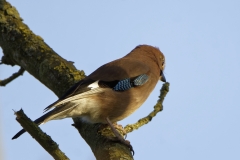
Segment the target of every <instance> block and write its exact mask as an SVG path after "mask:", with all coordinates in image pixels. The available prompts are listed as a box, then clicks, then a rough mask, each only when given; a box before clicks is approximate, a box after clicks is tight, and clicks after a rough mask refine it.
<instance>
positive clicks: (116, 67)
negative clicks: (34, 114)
mask: <svg viewBox="0 0 240 160" xmlns="http://www.w3.org/2000/svg"><path fill="white" fill-rule="evenodd" d="M164 68H165V57H164V55H163V53H162V52H161V51H160V50H159V49H158V48H156V47H152V46H149V45H139V46H137V47H136V48H135V49H133V50H132V51H131V52H130V53H129V54H127V55H126V56H124V57H122V58H120V59H117V60H114V61H112V62H109V63H107V64H105V65H102V66H101V67H99V68H98V69H97V70H95V71H94V72H93V73H91V74H90V75H89V76H87V77H86V78H84V79H83V80H80V81H79V82H77V83H76V84H75V85H74V86H72V87H71V88H70V89H69V90H68V91H67V92H66V93H65V94H64V95H63V96H62V97H61V98H59V99H58V100H57V101H56V102H54V103H52V104H51V105H49V106H48V107H47V108H45V110H44V111H49V110H50V109H52V110H51V111H49V112H47V113H46V114H44V115H43V116H41V117H40V118H38V119H36V120H35V121H34V122H35V123H36V124H38V125H40V124H44V123H46V122H48V121H50V120H57V119H63V118H69V117H81V118H82V119H84V120H86V121H88V122H90V123H104V124H109V125H110V128H111V129H112V131H113V133H114V134H115V135H116V137H117V138H119V139H120V141H121V142H123V143H125V142H124V141H125V140H124V139H123V137H121V136H120V137H119V135H120V134H119V133H118V132H117V131H116V129H115V128H114V127H113V125H112V123H114V122H117V121H120V120H122V119H124V118H126V117H128V116H129V115H130V114H132V113H133V112H134V111H135V110H136V109H138V108H139V107H140V106H141V105H142V104H143V102H144V101H145V100H146V99H147V97H148V96H149V94H150V93H151V92H152V90H153V89H154V87H155V86H156V84H157V82H158V80H161V81H163V82H166V79H165V77H164V74H163V70H164ZM24 132H25V130H24V129H22V130H21V131H19V132H18V133H17V134H16V135H15V136H14V137H13V138H12V139H16V138H18V137H19V136H20V135H21V134H23V133H24ZM125 144H126V143H125Z"/></svg>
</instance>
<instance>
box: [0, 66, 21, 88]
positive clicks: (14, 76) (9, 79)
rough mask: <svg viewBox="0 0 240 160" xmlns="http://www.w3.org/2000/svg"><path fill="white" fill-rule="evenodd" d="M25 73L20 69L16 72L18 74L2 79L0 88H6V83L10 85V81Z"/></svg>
mask: <svg viewBox="0 0 240 160" xmlns="http://www.w3.org/2000/svg"><path fill="white" fill-rule="evenodd" d="M24 71H25V69H24V68H22V67H21V68H20V69H19V70H18V72H16V73H13V74H12V75H11V76H10V77H8V78H6V79H4V80H0V86H6V85H7V84H8V83H10V82H11V81H13V80H14V79H16V78H17V77H19V76H21V75H22V74H23V72H24Z"/></svg>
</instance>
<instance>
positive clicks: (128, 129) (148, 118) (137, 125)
mask: <svg viewBox="0 0 240 160" xmlns="http://www.w3.org/2000/svg"><path fill="white" fill-rule="evenodd" d="M169 85H170V84H169V83H168V82H166V83H164V84H163V86H162V88H161V91H160V92H161V94H160V96H159V99H158V101H157V104H156V105H155V106H154V110H153V111H152V112H151V113H150V114H149V115H148V116H146V117H144V118H142V119H140V120H138V122H136V123H134V124H128V125H126V126H125V127H124V129H125V131H126V132H127V133H129V132H132V131H134V130H136V129H138V128H140V127H141V126H143V125H145V124H147V123H148V122H150V121H151V120H152V118H153V117H155V116H156V115H157V113H158V112H161V111H162V110H163V105H162V103H163V100H164V98H165V96H166V95H167V93H168V91H169Z"/></svg>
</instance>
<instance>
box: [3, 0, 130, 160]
mask: <svg viewBox="0 0 240 160" xmlns="http://www.w3.org/2000/svg"><path fill="white" fill-rule="evenodd" d="M0 46H1V48H2V50H3V53H4V57H2V59H4V60H5V61H6V62H8V64H11V65H18V66H20V67H22V68H24V69H25V70H26V71H27V72H29V73H30V74H31V75H32V76H34V77H35V78H36V79H38V80H39V81H40V82H41V83H43V84H44V85H45V86H46V87H48V88H49V89H50V90H52V91H53V92H54V93H55V94H56V95H57V96H58V97H60V96H61V95H63V94H64V93H65V92H66V90H67V89H69V87H70V86H72V85H73V84H74V83H76V82H77V81H79V80H81V79H82V78H84V77H85V74H84V72H83V71H80V70H77V69H76V68H75V67H74V65H73V63H72V62H70V61H67V60H65V59H64V58H62V57H61V56H59V55H58V54H57V53H56V52H54V50H53V49H52V48H50V47H49V46H48V45H47V44H46V43H45V42H44V40H43V38H41V37H40V36H38V35H35V34H34V33H33V32H32V31H31V30H30V29H29V27H28V26H27V25H26V24H24V23H23V19H22V18H21V17H20V15H19V14H18V11H17V10H16V8H15V7H13V6H11V4H9V3H8V2H6V1H4V0H0ZM79 60H81V59H79ZM83 60H84V59H83ZM74 123H75V124H74V126H75V127H76V128H77V129H78V131H79V133H80V134H81V136H82V137H83V138H84V139H85V141H86V142H87V143H88V145H89V146H90V147H91V149H92V151H93V153H94V155H95V157H96V158H97V159H98V160H110V159H111V160H112V159H133V157H132V154H131V152H130V151H129V149H128V148H127V147H126V146H124V145H122V144H119V143H116V142H112V141H109V140H107V139H106V137H104V136H102V135H101V134H99V133H98V132H97V130H98V127H99V124H97V125H96V124H95V125H90V124H86V123H83V122H82V121H80V120H79V119H74ZM69 145H70V144H69Z"/></svg>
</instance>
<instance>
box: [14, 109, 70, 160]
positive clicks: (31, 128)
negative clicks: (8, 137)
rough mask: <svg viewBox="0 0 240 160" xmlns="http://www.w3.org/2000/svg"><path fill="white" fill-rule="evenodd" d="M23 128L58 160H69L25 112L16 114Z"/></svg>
mask: <svg viewBox="0 0 240 160" xmlns="http://www.w3.org/2000/svg"><path fill="white" fill-rule="evenodd" d="M14 114H15V115H16V120H17V121H18V122H19V123H20V124H21V126H22V127H23V128H24V129H25V130H26V131H27V132H28V133H29V134H30V135H31V136H32V137H33V138H34V139H35V140H36V141H37V142H38V143H39V144H40V145H41V146H42V147H43V148H44V149H45V150H46V151H47V152H48V153H49V154H50V155H51V156H52V157H53V158H54V159H56V160H69V158H68V157H67V156H66V155H65V154H64V153H63V152H62V151H61V150H60V149H59V147H58V144H57V143H56V142H54V141H53V140H52V138H51V137H50V136H49V135H47V134H46V133H44V132H43V131H42V130H41V129H40V128H39V127H38V126H37V125H36V124H35V123H34V122H32V121H31V119H30V118H28V117H27V116H26V115H25V114H24V112H23V110H22V109H21V110H20V111H18V112H15V113H14Z"/></svg>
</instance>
